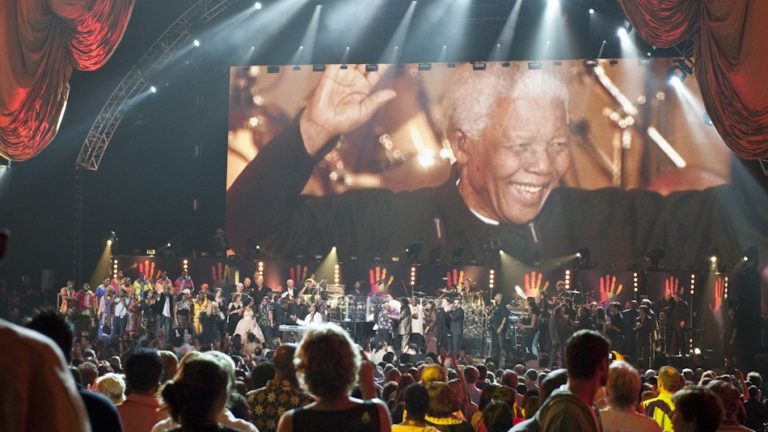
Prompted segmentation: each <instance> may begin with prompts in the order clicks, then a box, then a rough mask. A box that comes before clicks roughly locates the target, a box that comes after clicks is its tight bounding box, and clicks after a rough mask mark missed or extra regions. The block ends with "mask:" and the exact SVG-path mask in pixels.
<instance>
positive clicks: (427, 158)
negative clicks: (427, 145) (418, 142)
mask: <svg viewBox="0 0 768 432" xmlns="http://www.w3.org/2000/svg"><path fill="white" fill-rule="evenodd" d="M417 160H418V162H419V166H420V167H422V168H430V167H432V166H433V165H434V164H435V152H434V151H432V150H422V151H420V152H419V155H418V157H417Z"/></svg>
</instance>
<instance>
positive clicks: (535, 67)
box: [528, 62, 541, 70]
mask: <svg viewBox="0 0 768 432" xmlns="http://www.w3.org/2000/svg"><path fill="white" fill-rule="evenodd" d="M528 69H529V70H539V69H541V62H528Z"/></svg>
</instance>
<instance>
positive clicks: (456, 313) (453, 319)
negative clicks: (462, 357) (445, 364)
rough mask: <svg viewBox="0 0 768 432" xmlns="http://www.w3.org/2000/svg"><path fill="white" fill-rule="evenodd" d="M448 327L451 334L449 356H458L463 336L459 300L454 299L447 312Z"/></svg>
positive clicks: (462, 316) (461, 312) (462, 313)
mask: <svg viewBox="0 0 768 432" xmlns="http://www.w3.org/2000/svg"><path fill="white" fill-rule="evenodd" d="M447 315H448V316H447V319H448V326H449V328H450V332H451V341H450V342H451V344H450V347H449V348H450V350H451V355H453V356H457V357H458V356H459V351H460V349H461V337H462V336H463V335H464V309H462V308H461V300H459V299H458V298H455V299H454V300H453V304H452V305H451V308H450V309H449V310H448V311H447Z"/></svg>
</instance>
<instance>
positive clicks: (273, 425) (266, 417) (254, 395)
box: [246, 344, 314, 432]
mask: <svg viewBox="0 0 768 432" xmlns="http://www.w3.org/2000/svg"><path fill="white" fill-rule="evenodd" d="M295 354H296V345H294V344H284V345H280V347H278V348H277V350H275V354H274V356H273V357H272V362H273V363H272V365H273V366H274V369H273V375H274V377H273V378H272V379H271V380H269V381H268V382H267V383H266V385H265V386H263V387H262V388H258V389H256V390H253V391H250V392H248V395H247V396H246V399H247V400H248V405H249V406H250V407H251V413H252V414H253V417H254V423H255V424H256V427H258V428H259V431H261V432H272V431H275V430H277V424H278V422H279V421H280V416H281V415H282V414H283V413H284V412H286V411H288V410H291V409H294V408H298V407H301V406H304V405H308V404H310V403H311V402H312V401H313V400H314V399H313V398H312V396H311V395H310V394H309V393H307V392H305V391H304V390H302V389H301V387H299V383H298V381H297V380H296V368H295V367H294V363H293V359H294V356H295Z"/></svg>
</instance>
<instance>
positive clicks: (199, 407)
mask: <svg viewBox="0 0 768 432" xmlns="http://www.w3.org/2000/svg"><path fill="white" fill-rule="evenodd" d="M231 383H232V379H231V378H230V376H229V374H228V373H227V371H226V370H225V367H224V366H223V362H222V361H221V360H220V359H217V358H216V357H215V356H213V355H211V354H209V353H206V354H202V355H200V356H198V357H197V358H194V359H192V360H190V361H188V362H186V363H185V365H184V369H183V372H182V373H181V374H180V375H179V376H178V377H176V379H174V380H173V381H171V382H169V383H167V384H166V385H165V386H164V387H163V391H162V396H163V400H164V401H165V402H166V403H167V404H168V408H169V409H170V412H171V417H172V418H173V419H174V420H175V421H176V422H178V423H180V424H181V425H182V427H183V428H184V430H187V429H192V428H194V427H196V426H198V425H202V424H206V423H210V422H211V421H215V419H216V418H218V416H219V414H220V413H221V412H222V411H223V410H224V408H225V407H226V406H227V402H228V401H229V394H230V392H231Z"/></svg>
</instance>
